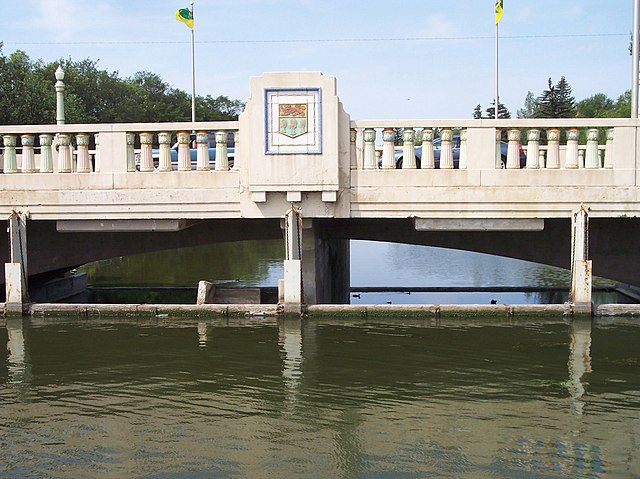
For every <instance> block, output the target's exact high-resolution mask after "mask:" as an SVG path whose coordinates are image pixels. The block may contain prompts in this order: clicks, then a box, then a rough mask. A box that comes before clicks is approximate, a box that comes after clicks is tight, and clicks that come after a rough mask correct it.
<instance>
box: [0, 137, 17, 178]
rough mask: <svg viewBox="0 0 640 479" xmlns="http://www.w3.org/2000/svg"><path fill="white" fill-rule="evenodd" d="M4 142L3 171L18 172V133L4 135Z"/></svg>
mask: <svg viewBox="0 0 640 479" xmlns="http://www.w3.org/2000/svg"><path fill="white" fill-rule="evenodd" d="M2 141H3V144H4V163H3V171H4V172H5V173H17V172H18V158H17V157H16V142H17V138H16V135H4V136H3V137H2Z"/></svg>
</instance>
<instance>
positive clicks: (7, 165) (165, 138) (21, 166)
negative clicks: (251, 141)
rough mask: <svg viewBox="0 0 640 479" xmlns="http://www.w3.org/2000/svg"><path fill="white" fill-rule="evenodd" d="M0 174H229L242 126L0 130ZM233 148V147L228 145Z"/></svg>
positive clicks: (213, 124) (43, 126) (82, 126)
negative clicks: (193, 171)
mask: <svg viewBox="0 0 640 479" xmlns="http://www.w3.org/2000/svg"><path fill="white" fill-rule="evenodd" d="M0 137H1V140H2V149H0V168H1V172H2V173H4V174H15V173H30V174H33V173H93V172H107V173H117V172H131V173H134V172H138V173H139V172H143V173H144V172H156V171H157V172H170V171H191V170H198V171H210V170H215V171H228V170H229V169H230V166H233V164H234V158H235V148H236V146H237V145H236V144H237V142H238V137H239V135H238V122H198V123H170V124H160V123H153V124H122V125H119V124H112V125H57V126H54V125H38V126H24V125H21V126H0ZM230 142H231V144H230Z"/></svg>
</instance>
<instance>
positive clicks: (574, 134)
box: [565, 128, 580, 169]
mask: <svg viewBox="0 0 640 479" xmlns="http://www.w3.org/2000/svg"><path fill="white" fill-rule="evenodd" d="M579 135H580V133H579V132H578V129H577V128H569V129H567V157H566V161H565V167H566V168H568V169H576V168H578V167H579V163H578V162H579V160H580V158H579V153H578V138H579Z"/></svg>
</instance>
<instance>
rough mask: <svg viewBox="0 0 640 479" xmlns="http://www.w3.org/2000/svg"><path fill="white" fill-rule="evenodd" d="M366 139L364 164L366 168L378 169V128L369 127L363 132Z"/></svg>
mask: <svg viewBox="0 0 640 479" xmlns="http://www.w3.org/2000/svg"><path fill="white" fill-rule="evenodd" d="M362 136H363V139H364V165H363V169H365V170H376V169H378V163H377V159H376V130H374V129H373V128H367V129H365V130H364V133H363V134H362Z"/></svg>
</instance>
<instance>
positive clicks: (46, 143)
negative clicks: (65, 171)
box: [40, 134, 53, 173]
mask: <svg viewBox="0 0 640 479" xmlns="http://www.w3.org/2000/svg"><path fill="white" fill-rule="evenodd" d="M52 142H53V135H46V134H45V135H40V173H53V156H52V154H51V143H52Z"/></svg>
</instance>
